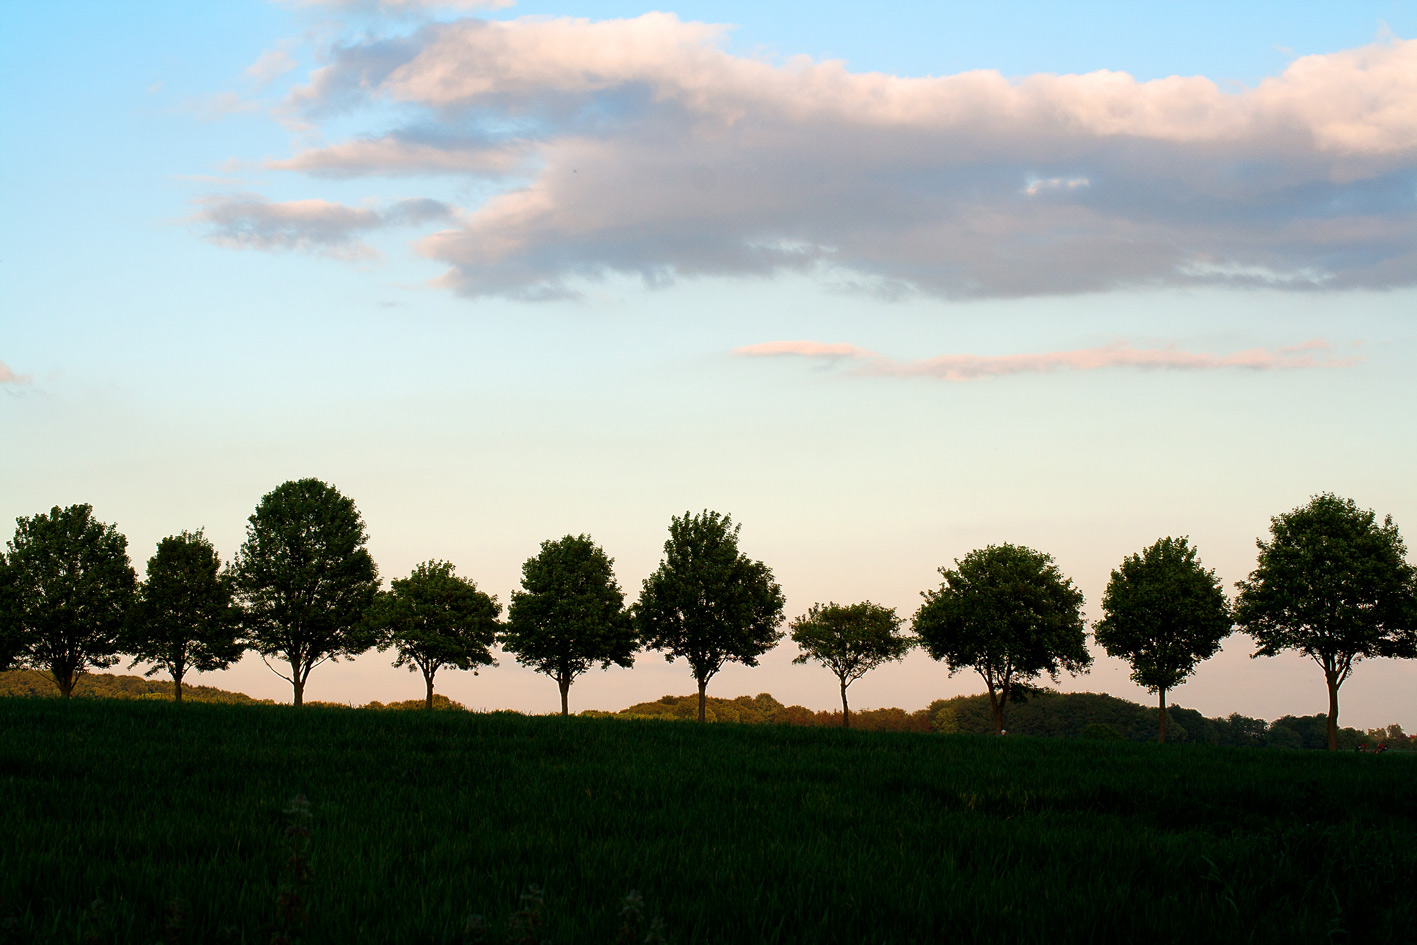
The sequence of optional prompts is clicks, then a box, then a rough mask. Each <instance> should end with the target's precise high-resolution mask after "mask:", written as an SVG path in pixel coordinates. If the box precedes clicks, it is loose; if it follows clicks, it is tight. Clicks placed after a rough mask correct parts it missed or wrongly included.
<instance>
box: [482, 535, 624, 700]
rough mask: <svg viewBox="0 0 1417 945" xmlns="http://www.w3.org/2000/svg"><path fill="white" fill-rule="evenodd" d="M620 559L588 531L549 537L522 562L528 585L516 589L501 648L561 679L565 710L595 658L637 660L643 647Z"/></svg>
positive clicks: (604, 665) (603, 662) (604, 663)
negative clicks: (619, 573)
mask: <svg viewBox="0 0 1417 945" xmlns="http://www.w3.org/2000/svg"><path fill="white" fill-rule="evenodd" d="M614 563H615V562H614V560H613V559H611V558H610V557H609V556H607V555H606V554H605V552H604V550H602V549H601V548H600V547H599V546H598V545H596V543H595V542H593V541H591V538H590V536H589V535H574V536H573V535H567V536H565V537H564V538H561V539H560V540H558V541H549V540H548V541H543V542H542V543H541V551H540V552H539V553H537V555H536V556H535V557H533V558H528V559H527V560H526V563H524V564H523V565H522V589H521V590H519V591H513V592H512V602H511V604H510V605H509V606H508V608H507V627H506V630H505V631H504V632H503V634H502V649H504V650H506V651H507V652H509V653H512V654H514V655H515V656H516V658H517V662H518V663H521V664H522V665H523V666H529V667H531V668H532V669H534V670H536V671H537V672H538V673H545V674H546V675H548V676H550V677H551V678H552V679H554V680H556V685H557V687H558V688H559V689H560V690H561V714H562V715H567V714H569V712H570V698H569V696H570V691H571V683H572V682H574V681H575V679H576V677H577V676H579V675H581V674H582V673H584V672H586V671H587V670H588V669H590V668H591V667H592V666H594V665H595V664H596V663H599V664H600V668H601V669H609V668H610V666H611V665H612V664H614V665H616V666H631V665H633V664H634V660H635V650H637V649H638V648H639V644H638V641H637V640H636V639H635V630H634V625H633V623H632V622H631V620H630V615H629V612H628V611H626V610H625V592H624V591H622V590H621V589H620V585H619V584H617V583H616V581H615V572H614V571H613V570H612V569H611V565H613V564H614Z"/></svg>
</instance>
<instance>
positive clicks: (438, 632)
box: [0, 479, 1417, 747]
mask: <svg viewBox="0 0 1417 945" xmlns="http://www.w3.org/2000/svg"><path fill="white" fill-rule="evenodd" d="M739 528H740V526H738V525H736V524H735V523H734V522H733V521H732V519H731V518H730V517H729V516H726V515H720V514H719V513H717V512H711V511H704V512H702V513H699V514H697V515H693V514H690V513H688V512H686V513H685V514H684V515H683V516H675V517H674V518H673V520H672V521H671V523H670V526H669V537H668V539H667V540H666V541H665V543H664V557H663V560H662V561H661V562H660V565H659V567H658V568H657V569H656V570H655V571H654V573H652V574H651V575H650V576H649V577H648V578H646V579H645V581H644V584H643V587H642V589H641V593H640V596H639V599H638V600H637V601H636V602H635V603H634V604H632V605H630V606H627V605H626V602H625V595H624V592H623V591H622V590H621V588H620V586H619V585H618V583H617V582H616V580H615V575H614V572H613V570H612V564H613V561H612V559H610V558H609V557H608V556H607V555H606V554H605V552H604V550H603V549H601V548H600V547H599V546H597V545H596V544H595V543H594V542H593V541H592V540H591V539H590V537H589V536H587V535H578V536H571V535H567V536H565V537H564V538H561V539H558V540H554V541H545V542H542V544H541V549H540V552H539V553H538V554H537V555H536V556H535V557H532V558H530V559H528V560H527V561H526V563H525V564H523V566H522V580H521V588H520V589H519V590H515V591H513V592H512V595H511V601H510V603H509V605H508V607H507V611H506V616H505V619H503V616H502V606H501V604H500V603H498V601H497V599H496V597H495V596H493V595H489V594H487V593H485V592H483V591H481V590H479V589H478V588H477V586H476V584H475V583H474V582H473V581H471V580H469V579H468V578H465V577H462V576H460V575H458V574H457V573H456V571H455V569H454V567H453V565H452V564H450V563H449V562H446V561H428V562H425V563H423V564H420V565H418V566H417V567H416V568H414V569H413V571H412V573H411V574H409V576H408V577H405V578H400V579H396V580H393V581H392V582H390V586H389V589H388V590H380V581H379V575H378V569H377V568H376V566H375V563H374V560H373V558H372V557H371V556H370V554H369V552H368V550H367V547H366V545H367V541H368V536H367V534H366V532H365V528H364V523H363V520H362V518H361V516H360V515H359V512H358V509H357V508H356V507H355V504H354V502H353V501H352V500H351V499H349V498H348V497H346V496H344V495H342V494H340V492H339V491H338V490H336V489H335V488H333V487H332V486H329V485H327V484H325V483H323V482H321V481H319V480H317V479H302V480H298V481H291V482H286V483H284V484H282V485H280V486H278V487H277V488H276V489H274V490H272V491H271V492H270V493H269V494H267V495H266V496H264V497H263V498H262V499H261V502H260V504H259V505H258V506H257V507H256V510H255V512H254V513H253V514H252V515H251V517H250V519H249V520H248V524H247V528H246V540H245V541H244V542H243V544H242V545H241V548H240V550H239V551H238V552H237V554H236V556H235V557H234V558H233V560H232V561H231V562H230V563H229V564H228V565H226V566H223V565H222V562H221V560H220V557H219V556H218V554H217V552H216V549H215V548H214V547H213V546H212V544H211V542H210V541H208V540H207V539H206V538H205V537H204V536H203V535H202V533H201V532H200V531H196V532H183V533H181V534H180V535H174V536H171V537H168V538H164V539H163V540H162V541H161V542H160V543H159V544H158V547H157V551H156V553H155V554H154V555H153V557H152V558H151V559H150V560H149V561H148V567H147V575H146V579H145V580H144V581H142V582H141V583H140V582H138V580H137V577H136V575H135V573H134V571H133V567H132V565H131V563H130V561H129V559H128V554H127V542H126V539H125V538H124V537H123V535H121V534H120V533H119V532H118V531H117V529H116V528H115V527H114V526H112V525H106V524H103V523H101V522H98V521H96V520H95V519H94V518H93V515H92V509H91V508H90V507H89V506H87V505H75V506H70V507H68V508H59V507H55V508H54V509H52V510H51V511H50V512H49V514H47V515H46V514H38V515H34V516H30V517H27V518H25V517H22V518H19V519H17V520H16V529H15V536H14V538H13V539H11V541H10V542H9V543H8V545H7V547H6V553H5V554H4V555H0V668H4V667H6V666H8V665H11V664H16V665H24V666H30V667H33V668H36V669H41V670H44V671H47V672H49V673H50V674H51V675H52V676H53V678H54V681H55V684H56V685H57V686H58V688H59V690H60V692H61V693H62V694H63V695H65V696H69V695H70V694H71V693H72V691H73V687H74V683H75V681H76V680H77V679H78V677H79V676H80V675H81V674H82V673H84V672H86V671H89V670H91V669H97V668H103V667H108V666H112V665H114V664H116V663H117V662H118V661H119V659H120V656H121V655H127V656H129V657H131V658H132V659H133V662H134V664H135V665H136V664H138V663H146V664H150V665H151V669H150V670H149V675H151V674H152V673H155V672H158V671H166V672H167V673H168V674H169V675H170V676H171V677H172V680H173V685H174V697H175V698H176V699H178V700H180V699H181V697H182V681H183V678H184V677H185V676H186V675H187V674H188V673H189V672H190V671H193V670H196V671H209V670H213V669H221V668H225V667H227V666H229V665H230V664H231V663H232V662H233V661H235V660H236V659H238V658H239V657H240V656H241V654H242V653H243V652H244V651H245V650H247V649H252V650H255V651H256V652H257V653H259V654H260V655H261V657H262V659H264V660H265V661H266V662H267V665H268V666H271V668H272V670H273V671H275V672H277V673H278V674H279V675H281V676H282V677H283V678H285V679H286V680H288V681H289V682H290V683H291V686H292V689H293V701H294V703H295V704H296V705H297V706H298V705H300V704H302V702H303V701H304V690H305V686H306V683H307V682H308V680H309V677H310V673H311V671H312V670H313V669H314V668H315V667H316V666H319V665H320V664H322V663H325V662H331V661H337V660H339V659H343V658H347V657H351V656H354V655H356V654H359V653H362V652H365V651H366V650H368V649H370V648H373V647H377V648H379V649H380V650H387V649H390V648H392V649H394V650H395V651H396V658H395V661H394V665H396V666H407V667H408V668H409V669H410V670H411V671H413V670H416V671H418V672H421V673H422V675H423V679H424V682H425V684H426V689H427V705H428V706H429V707H431V706H432V704H433V686H434V678H435V676H436V675H437V673H438V671H439V670H440V669H443V668H446V667H453V668H457V669H464V670H472V671H474V672H476V671H477V669H478V668H479V667H483V666H492V665H496V662H495V659H494V656H493V653H492V648H493V647H494V646H498V645H500V647H501V649H502V650H503V651H504V652H507V653H510V654H512V655H514V656H515V657H516V659H517V661H518V662H519V663H521V664H523V665H525V666H528V667H530V668H532V669H534V670H536V671H537V672H540V673H544V674H546V675H547V676H549V677H551V678H552V679H554V680H555V681H556V684H557V686H558V688H559V690H560V693H561V711H562V713H566V712H568V711H569V692H570V687H571V685H572V683H573V682H574V681H575V679H576V678H577V677H579V676H580V675H582V674H583V673H585V672H586V671H588V670H590V669H591V668H593V667H594V666H596V665H597V664H598V665H599V666H600V667H601V668H608V667H609V666H611V665H617V666H626V667H628V666H630V665H631V664H632V663H633V660H634V655H635V653H636V652H638V651H639V650H641V649H652V650H658V651H659V652H661V653H662V654H663V655H664V657H665V658H666V659H667V660H669V661H671V662H672V661H674V660H676V659H681V658H682V659H684V660H685V661H686V662H687V663H688V664H689V668H690V671H691V673H692V675H693V678H694V680H695V682H696V683H697V686H698V696H699V698H698V703H699V712H698V714H699V718H700V720H702V719H703V718H704V704H705V695H706V690H707V687H708V684H709V681H710V680H711V679H712V678H713V677H714V676H715V675H716V674H717V673H718V672H719V671H720V670H721V669H722V668H723V667H724V666H725V665H727V664H728V663H731V662H736V663H740V664H743V665H746V666H755V665H757V662H758V659H759V658H760V657H761V656H762V655H763V654H764V653H766V652H767V651H768V650H769V649H771V648H772V647H773V646H775V645H776V644H777V643H778V642H779V641H780V640H781V639H782V638H783V636H784V632H783V631H782V630H781V626H782V624H783V622H784V613H783V608H784V603H785V602H784V598H783V595H782V590H781V588H780V587H779V586H778V584H777V582H776V581H775V580H774V579H773V575H772V571H771V570H770V569H769V568H768V567H767V566H766V565H764V564H763V563H762V562H761V561H753V560H751V559H749V558H748V557H746V556H745V555H744V554H743V553H742V552H741V551H740V550H739V547H738V535H739ZM1258 546H1259V561H1258V566H1257V568H1256V570H1255V571H1254V572H1253V573H1251V574H1250V576H1249V578H1248V580H1245V581H1241V582H1239V584H1238V588H1239V594H1238V596H1237V597H1236V599H1235V601H1234V602H1233V603H1232V602H1231V601H1230V600H1229V599H1228V598H1227V597H1226V594H1225V592H1224V590H1223V588H1222V585H1221V582H1220V581H1219V579H1218V578H1217V577H1216V575H1215V573H1214V571H1210V570H1206V569H1205V568H1204V567H1203V566H1202V565H1201V563H1200V561H1199V558H1198V557H1197V553H1196V549H1195V548H1194V547H1192V546H1191V545H1190V543H1189V541H1188V539H1186V538H1163V539H1160V540H1159V541H1157V542H1156V543H1155V544H1153V545H1152V546H1150V547H1149V548H1146V549H1144V550H1143V551H1141V552H1140V553H1138V554H1134V555H1131V556H1129V557H1128V558H1126V559H1125V560H1124V561H1123V562H1122V564H1121V566H1120V567H1119V568H1118V569H1116V570H1114V571H1113V572H1112V574H1111V579H1110V580H1109V582H1108V584H1107V589H1106V592H1105V594H1104V596H1103V600H1102V611H1103V614H1104V616H1103V618H1102V619H1101V620H1100V621H1098V622H1097V623H1096V624H1095V625H1094V626H1093V628H1092V629H1093V636H1094V638H1095V640H1096V642H1097V643H1098V644H1099V645H1100V646H1101V647H1102V648H1103V649H1104V650H1105V651H1106V652H1107V653H1108V654H1109V655H1111V656H1115V657H1120V658H1122V659H1125V660H1127V662H1128V663H1129V664H1130V665H1131V667H1132V678H1133V679H1134V680H1135V681H1136V682H1137V683H1139V684H1140V685H1142V686H1144V687H1146V688H1147V689H1148V690H1149V691H1151V692H1154V693H1157V694H1158V697H1159V704H1160V713H1159V717H1160V723H1159V724H1160V730H1159V732H1158V738H1159V739H1160V740H1162V741H1164V740H1165V738H1166V723H1167V713H1166V695H1167V692H1168V691H1169V690H1171V689H1173V688H1175V687H1176V686H1177V685H1179V684H1180V683H1181V682H1183V681H1184V680H1185V679H1186V678H1187V677H1188V676H1190V675H1191V674H1192V673H1193V672H1194V671H1195V670H1196V668H1197V667H1198V666H1199V665H1200V663H1201V662H1203V661H1204V660H1206V659H1208V658H1210V657H1211V656H1213V655H1214V654H1215V653H1216V652H1217V651H1218V650H1219V648H1220V645H1221V642H1222V641H1223V640H1224V638H1225V637H1226V636H1228V635H1229V634H1230V633H1231V632H1232V631H1233V630H1234V629H1235V628H1236V626H1237V625H1238V626H1239V627H1240V628H1241V629H1243V630H1244V631H1245V632H1246V633H1248V634H1250V635H1251V636H1252V637H1253V638H1254V639H1255V640H1256V642H1257V644H1258V650H1257V653H1256V655H1274V654H1276V653H1278V652H1280V651H1282V650H1296V651H1298V652H1300V653H1303V654H1305V655H1306V656H1309V657H1310V658H1311V659H1313V660H1314V661H1315V662H1316V663H1317V664H1318V665H1319V666H1320V667H1321V668H1322V670H1323V672H1324V678H1325V682H1326V684H1327V687H1328V694H1329V716H1328V731H1329V744H1330V747H1336V744H1337V725H1338V690H1339V687H1340V686H1341V685H1342V684H1343V682H1344V680H1345V679H1347V677H1348V675H1349V673H1350V672H1351V670H1352V667H1353V664H1354V662H1355V661H1357V660H1359V659H1362V658H1365V657H1372V656H1390V657H1413V656H1417V630H1414V627H1417V573H1415V572H1414V569H1413V568H1412V566H1411V565H1409V564H1408V563H1407V560H1406V548H1405V546H1404V545H1403V542H1402V538H1401V536H1400V535H1399V533H1398V530H1397V527H1396V526H1395V525H1394V524H1393V523H1392V520H1391V518H1390V517H1389V518H1387V519H1386V520H1385V521H1384V522H1383V523H1381V524H1379V523H1378V522H1377V520H1376V517H1375V516H1374V514H1373V513H1372V512H1370V511H1365V510H1362V509H1360V508H1358V507H1357V506H1356V505H1355V504H1354V503H1353V502H1352V500H1349V499H1342V498H1339V497H1337V496H1334V495H1330V494H1325V495H1320V496H1316V497H1315V498H1314V499H1313V500H1312V501H1310V502H1309V503H1308V504H1307V505H1305V506H1302V507H1300V508H1297V509H1294V510H1293V511H1291V512H1288V513H1285V514H1284V515H1280V516H1277V517H1275V518H1274V519H1273V520H1272V524H1271V535H1270V539H1269V540H1268V541H1264V540H1260V541H1259V542H1258ZM940 573H941V576H942V578H943V580H942V583H941V585H940V586H939V587H938V588H936V589H933V590H928V591H925V592H923V595H922V596H923V597H924V599H925V600H924V603H923V604H922V605H921V607H920V608H919V610H917V611H916V613H915V614H914V617H913V620H912V621H911V623H912V630H913V635H910V634H907V633H906V632H905V631H904V629H903V627H902V624H903V620H902V618H901V617H899V616H898V615H897V614H896V612H895V611H894V610H893V609H891V608H888V607H884V606H881V605H879V604H874V603H872V602H870V601H865V602H862V603H856V604H849V605H841V604H836V603H827V604H814V605H813V606H812V607H811V608H810V609H809V610H808V612H807V613H806V614H804V615H802V616H800V617H798V618H797V619H796V620H793V621H791V622H790V624H789V629H790V631H791V638H792V640H793V642H795V643H796V644H797V646H798V648H799V649H800V651H801V653H800V655H799V656H798V657H797V658H796V659H795V660H794V662H797V663H804V662H808V661H814V662H817V663H820V664H822V665H823V666H824V667H826V668H827V669H829V670H830V671H831V672H832V673H833V674H834V675H835V676H836V677H837V680H838V684H839V689H840V694H841V701H842V722H843V724H844V725H848V726H849V725H850V719H851V715H850V708H849V706H848V700H847V690H848V687H849V686H850V685H851V683H852V682H854V681H855V680H857V679H859V678H861V677H862V676H863V675H865V674H866V673H867V672H869V671H870V670H871V669H874V668H875V667H877V666H880V665H881V664H883V663H885V662H887V661H891V660H898V659H901V658H903V657H904V656H905V655H906V653H907V652H908V651H909V650H910V649H911V648H912V647H914V646H917V645H918V646H921V647H923V648H924V649H925V651H926V652H927V653H928V654H929V655H930V656H931V657H933V658H934V659H936V660H940V661H942V662H943V663H945V664H946V666H947V667H948V668H949V671H950V673H951V674H953V673H954V672H956V671H959V670H961V669H969V670H973V671H975V672H977V673H978V674H979V676H980V678H981V679H982V680H983V681H984V684H985V687H986V689H987V692H988V697H989V703H990V706H991V708H992V712H993V717H994V728H995V731H996V732H1000V733H1002V732H1003V730H1004V712H1005V707H1006V706H1007V705H1008V704H1009V703H1011V702H1018V701H1021V700H1022V699H1024V698H1026V697H1027V696H1028V695H1029V694H1030V693H1031V692H1034V691H1036V682H1037V680H1038V679H1039V678H1040V677H1042V676H1044V675H1047V676H1048V677H1049V678H1051V679H1052V680H1054V681H1055V682H1056V681H1057V680H1058V677H1059V673H1060V672H1063V671H1067V672H1070V673H1074V674H1076V673H1081V672H1084V671H1085V670H1086V669H1087V667H1088V666H1089V665H1090V664H1091V660H1092V657H1091V655H1090V653H1089V652H1088V648H1087V633H1086V625H1085V622H1084V620H1083V616H1082V608H1083V596H1082V593H1081V592H1080V591H1079V590H1078V589H1077V587H1076V586H1074V584H1073V582H1072V581H1071V580H1070V579H1069V578H1067V577H1065V576H1063V575H1062V573H1061V572H1060V571H1059V570H1058V568H1057V565H1056V564H1055V563H1054V561H1053V559H1052V557H1051V556H1049V555H1047V554H1044V553H1042V552H1039V551H1035V550H1033V549H1031V548H1025V547H1021V546H1017V545H1011V544H1002V545H990V546H989V547H987V548H982V549H978V550H975V551H971V552H970V553H968V554H967V555H965V556H964V557H963V558H960V559H957V560H956V561H955V566H954V567H953V568H950V567H943V568H941V569H940ZM272 661H274V662H275V664H279V668H278V665H273V663H272Z"/></svg>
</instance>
